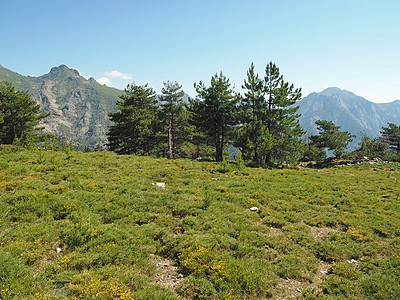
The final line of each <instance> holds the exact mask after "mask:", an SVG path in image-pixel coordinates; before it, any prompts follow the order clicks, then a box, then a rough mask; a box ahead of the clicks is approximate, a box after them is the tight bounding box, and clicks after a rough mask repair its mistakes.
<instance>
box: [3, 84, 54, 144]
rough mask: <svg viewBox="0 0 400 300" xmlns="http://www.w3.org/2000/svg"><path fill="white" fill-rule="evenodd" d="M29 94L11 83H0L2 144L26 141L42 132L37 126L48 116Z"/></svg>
mask: <svg viewBox="0 0 400 300" xmlns="http://www.w3.org/2000/svg"><path fill="white" fill-rule="evenodd" d="M39 111H40V106H39V105H38V104H37V103H36V101H35V100H33V99H31V98H30V97H29V95H28V93H27V92H25V91H22V90H16V89H15V87H14V86H13V85H12V84H11V83H10V82H7V81H6V82H4V83H1V82H0V143H1V144H12V143H13V142H14V141H15V140H16V139H18V140H19V141H20V142H23V141H25V140H26V139H27V138H31V137H33V136H34V135H35V132H36V131H38V130H41V129H42V128H38V127H37V125H38V124H39V123H40V121H41V120H42V119H43V118H45V117H46V116H47V114H44V113H39Z"/></svg>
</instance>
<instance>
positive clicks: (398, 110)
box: [296, 87, 400, 141]
mask: <svg viewBox="0 0 400 300" xmlns="http://www.w3.org/2000/svg"><path fill="white" fill-rule="evenodd" d="M296 105H298V106H299V110H298V113H300V114H301V117H300V119H299V121H300V124H301V125H302V127H303V128H304V129H305V130H307V134H317V133H318V132H317V129H316V126H315V121H316V120H328V121H332V122H333V123H335V124H336V125H338V126H340V127H341V130H344V131H349V132H350V133H352V134H354V135H356V136H357V137H358V138H357V139H356V141H358V140H359V139H360V137H361V136H362V135H367V136H369V137H377V136H379V135H380V131H381V129H382V126H386V125H387V123H388V122H391V123H395V124H399V123H400V100H396V101H393V102H390V103H374V102H371V101H368V100H366V99H364V98H363V97H360V96H357V95H355V94H353V93H352V92H349V91H346V90H341V89H339V88H337V87H330V88H327V89H325V90H323V91H322V92H319V93H311V94H309V95H308V96H307V97H304V98H303V99H302V100H301V101H299V102H297V103H296Z"/></svg>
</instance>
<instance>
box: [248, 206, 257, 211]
mask: <svg viewBox="0 0 400 300" xmlns="http://www.w3.org/2000/svg"><path fill="white" fill-rule="evenodd" d="M250 210H251V211H258V207H257V206H253V207H250Z"/></svg>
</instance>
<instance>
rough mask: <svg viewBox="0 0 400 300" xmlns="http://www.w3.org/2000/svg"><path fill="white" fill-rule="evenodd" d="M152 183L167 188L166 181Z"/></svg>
mask: <svg viewBox="0 0 400 300" xmlns="http://www.w3.org/2000/svg"><path fill="white" fill-rule="evenodd" d="M151 185H155V186H158V187H160V188H162V189H165V182H156V183H151Z"/></svg>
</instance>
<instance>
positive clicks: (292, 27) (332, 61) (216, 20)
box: [0, 0, 400, 102]
mask: <svg viewBox="0 0 400 300" xmlns="http://www.w3.org/2000/svg"><path fill="white" fill-rule="evenodd" d="M0 36H1V41H2V42H1V46H0V64H1V65H3V66H4V67H6V68H8V69H11V70H13V71H16V72H18V73H20V74H22V75H34V76H40V75H42V74H45V73H48V72H49V70H50V69H51V68H52V67H54V66H58V65H61V64H66V65H67V66H69V67H73V68H76V69H78V70H79V71H80V73H81V74H82V75H84V76H85V77H94V78H96V79H97V80H98V81H100V82H103V83H107V84H109V85H111V86H114V87H117V88H120V89H123V88H124V87H126V85H127V84H128V83H131V82H133V81H135V82H136V83H137V84H144V83H149V85H150V86H151V87H153V88H154V89H155V90H156V91H157V92H160V90H161V87H162V85H163V81H167V80H170V81H178V82H179V83H180V84H181V85H183V89H184V90H185V91H186V92H187V93H188V94H190V95H191V96H195V95H196V93H195V91H194V88H193V83H194V82H199V81H203V82H205V83H206V84H208V83H209V81H210V79H211V76H212V75H214V74H215V73H217V72H220V71H222V72H223V73H224V74H225V75H226V76H227V77H228V78H229V79H230V81H231V82H232V83H233V84H234V85H235V89H236V90H237V91H239V92H240V91H241V85H242V83H243V80H244V79H245V76H246V71H247V69H248V68H249V66H250V63H251V62H254V63H255V65H256V69H257V71H258V73H259V74H260V75H261V76H262V75H263V73H264V69H265V66H266V64H267V63H268V62H269V61H273V62H274V63H276V64H277V66H278V67H279V68H280V71H281V73H282V74H283V76H284V78H285V80H286V81H289V82H291V83H293V84H294V85H295V86H296V87H301V88H302V91H303V96H306V95H308V94H309V93H311V92H319V91H321V90H323V89H325V88H327V87H330V86H337V87H339V88H342V89H346V90H349V91H352V92H354V93H356V94H357V95H360V96H362V97H364V98H366V99H368V100H370V101H374V102H390V101H393V100H396V99H400V1H399V0H381V1H370V0H280V1H276V0H274V1H270V0H264V1H258V0H247V1H235V0H231V1H228V0H223V1H222V0H221V1H218V0H214V1H211V0H203V1H191V0H185V1H184V0H176V1H172V0H171V1H166V0H164V1H162V0H154V1H152V0H148V1H128V0H68V1H55V0H51V1H46V0H36V1H32V0H29V1H25V0H24V1H22V0H1V3H0Z"/></svg>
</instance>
